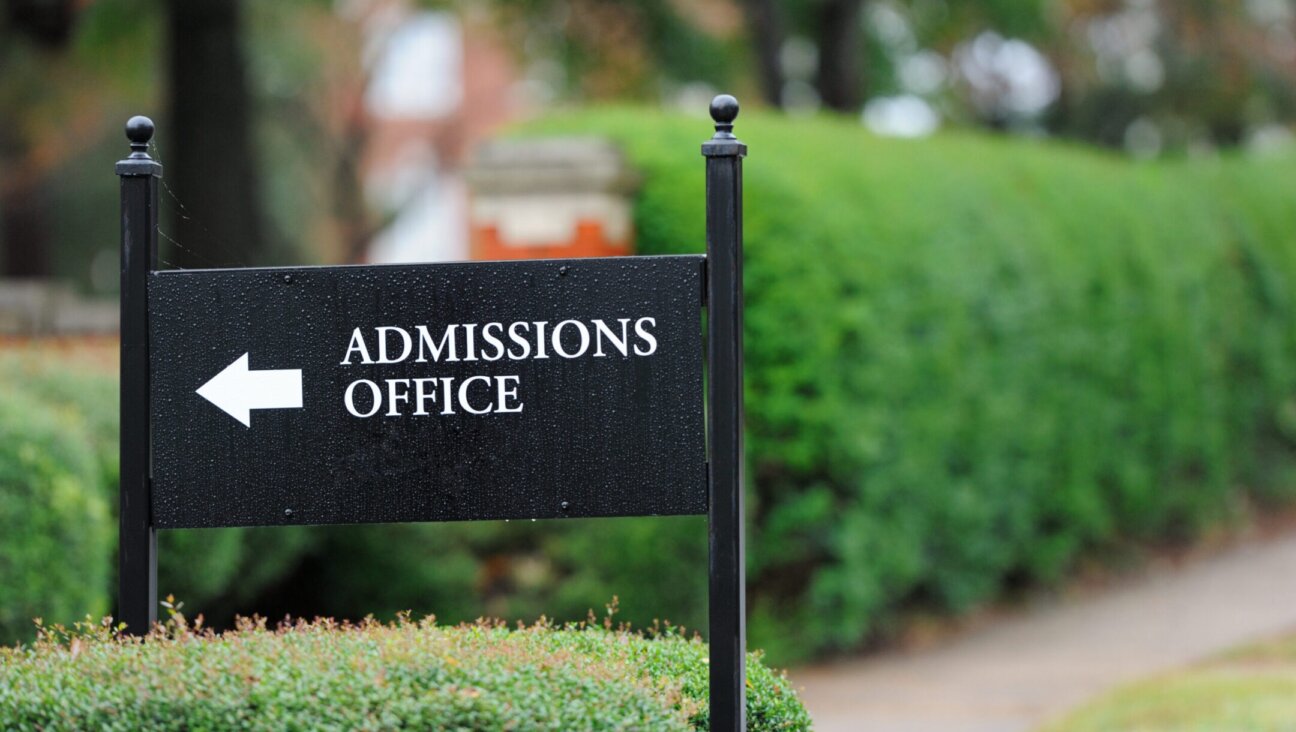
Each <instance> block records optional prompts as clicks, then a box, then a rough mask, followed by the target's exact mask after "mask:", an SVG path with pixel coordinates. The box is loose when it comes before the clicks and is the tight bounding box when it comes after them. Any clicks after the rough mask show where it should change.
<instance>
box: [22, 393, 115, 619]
mask: <svg viewBox="0 0 1296 732" xmlns="http://www.w3.org/2000/svg"><path fill="white" fill-rule="evenodd" d="M90 443H91V440H90V437H89V436H88V434H87V429H86V425H85V424H84V422H83V421H82V420H80V419H79V418H78V415H77V414H75V413H72V412H60V411H56V410H54V409H52V408H51V407H49V406H47V405H45V404H42V403H41V402H38V401H36V400H34V399H32V398H30V397H29V396H27V395H26V394H22V393H19V392H18V391H17V390H13V389H0V643H8V642H12V641H14V640H17V639H20V638H30V637H31V636H32V635H33V632H32V631H33V626H32V620H33V618H36V617H43V618H46V619H48V620H50V621H52V622H53V621H61V622H70V621H71V620H74V619H76V618H79V617H84V616H85V615H86V614H100V613H103V612H104V611H106V610H107V609H108V595H107V589H108V561H107V557H108V556H109V555H110V553H111V551H112V544H111V542H112V537H111V534H110V532H109V528H108V526H109V523H110V517H109V513H108V506H107V505H106V503H105V502H104V500H103V497H102V494H101V493H100V491H99V483H98V481H99V477H100V476H99V472H98V469H97V465H96V461H95V455H94V452H93V451H92V450H91V449H90V447H89V445H90Z"/></svg>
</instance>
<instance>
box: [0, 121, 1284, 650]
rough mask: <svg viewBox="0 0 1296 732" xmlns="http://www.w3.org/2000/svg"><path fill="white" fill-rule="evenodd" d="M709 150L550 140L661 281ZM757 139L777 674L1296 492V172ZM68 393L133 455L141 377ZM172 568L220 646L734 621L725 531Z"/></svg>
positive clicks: (685, 236)
mask: <svg viewBox="0 0 1296 732" xmlns="http://www.w3.org/2000/svg"><path fill="white" fill-rule="evenodd" d="M707 127H708V125H707V124H706V123H705V122H704V121H702V120H699V119H695V118H687V117H679V116H672V115H667V114H661V113H657V112H650V111H646V110H643V109H632V108H627V109H613V110H596V111H589V112H582V113H573V114H569V115H565V116H557V117H553V118H550V119H548V120H544V121H541V122H537V123H534V124H532V125H531V126H530V127H529V128H528V129H527V130H526V132H525V134H552V133H559V132H561V133H570V132H596V133H604V134H610V135H612V136H614V137H616V138H617V139H619V140H620V141H621V142H622V143H623V144H624V145H625V147H626V149H627V151H628V153H629V155H630V157H631V158H632V159H633V162H634V164H635V165H636V166H637V167H638V168H639V169H640V170H642V171H643V173H644V185H643V188H642V190H641V191H640V193H639V196H638V200H637V203H636V209H635V217H636V227H637V231H638V235H639V247H640V250H641V251H642V252H644V253H649V254H658V253H674V252H685V251H700V250H701V248H702V236H701V232H702V231H703V230H704V229H703V216H704V212H703V209H702V200H703V197H702V192H703V191H702V189H703V176H702V164H701V159H700V157H698V155H697V149H698V144H699V142H700V141H701V139H702V138H703V137H704V134H703V133H704V132H705V130H706V129H707ZM738 132H739V134H740V136H741V137H742V138H743V140H744V141H746V142H747V143H748V144H749V145H750V146H751V150H752V155H751V157H750V158H749V160H748V162H747V169H746V172H747V178H746V187H747V188H746V196H747V198H746V241H747V270H746V278H747V279H746V285H747V292H748V303H747V306H748V311H747V333H746V337H747V340H746V344H747V359H748V371H747V406H748V455H749V456H750V460H751V463H750V466H749V468H750V469H749V473H748V474H749V480H750V485H749V486H748V489H749V496H750V497H751V503H750V508H749V516H750V521H751V524H750V545H749V546H750V554H749V563H750V565H749V570H750V578H751V592H752V599H751V608H752V613H753V620H752V644H753V646H754V647H766V648H768V649H769V650H770V652H771V653H772V654H773V655H774V656H775V657H776V658H778V659H779V660H780V661H786V660H789V659H792V658H796V657H801V656H804V655H806V654H809V653H813V652H815V651H820V650H824V649H831V648H847V647H851V646H854V645H856V644H858V643H859V642H860V641H861V640H863V639H865V638H867V637H868V636H869V635H870V634H871V633H878V632H886V631H887V630H888V628H889V627H890V625H889V624H890V623H891V622H892V621H893V620H894V619H895V618H896V617H897V614H898V612H899V611H902V610H904V609H906V608H915V607H917V608H924V609H936V610H941V611H953V612H958V611H961V610H966V609H968V608H970V607H973V606H975V605H977V604H979V603H984V602H987V601H989V600H991V599H993V598H995V597H998V596H1000V595H1001V594H1002V593H1004V592H1006V591H1011V590H1013V589H1014V588H1018V587H1022V586H1037V585H1040V584H1047V583H1051V582H1055V581H1057V580H1058V579H1059V578H1061V577H1064V576H1066V574H1067V573H1068V572H1069V571H1071V570H1073V569H1074V568H1075V567H1076V565H1077V563H1078V562H1081V561H1084V560H1085V559H1087V558H1099V559H1101V558H1102V557H1104V556H1110V555H1111V554H1112V553H1113V552H1119V551H1122V550H1123V548H1124V547H1127V546H1129V545H1131V544H1146V543H1148V542H1161V541H1182V540H1190V539H1192V538H1194V537H1197V536H1199V535H1201V534H1202V533H1203V532H1205V531H1208V530H1210V529H1212V528H1213V527H1218V526H1220V525H1222V524H1228V523H1230V522H1233V521H1237V520H1241V519H1243V518H1245V517H1246V516H1247V515H1249V514H1250V513H1252V512H1257V511H1266V510H1269V508H1270V507H1273V506H1277V505H1281V504H1284V503H1287V502H1289V501H1290V499H1291V498H1292V491H1293V488H1294V487H1296V474H1294V473H1293V467H1296V466H1294V464H1293V459H1292V458H1293V447H1294V445H1296V442H1294V441H1296V366H1294V364H1296V358H1293V356H1294V355H1296V301H1294V300H1293V297H1294V296H1296V293H1294V292H1293V286H1294V285H1296V249H1293V248H1292V246H1291V232H1292V231H1296V207H1293V206H1292V205H1291V201H1290V195H1289V192H1290V191H1291V190H1293V186H1292V181H1291V177H1292V175H1293V172H1292V171H1296V161H1293V160H1292V159H1290V158H1284V157H1269V158H1265V157H1224V158H1219V159H1209V160H1170V161H1161V162H1155V163H1135V162H1131V161H1128V160H1125V159H1122V158H1119V157H1117V156H1114V155H1111V154H1106V153H1099V152H1094V151H1090V150H1084V149H1080V148H1077V147H1072V146H1067V145H1059V144H1048V143H1039V142H1023V141H1011V140H1006V139H1001V138H994V137H986V136H980V135H966V134H949V135H943V136H939V137H937V138H935V139H932V140H928V141H921V142H897V141H894V140H885V139H880V138H876V137H873V136H871V135H869V134H868V133H866V132H864V131H862V130H860V129H859V128H858V127H857V126H855V125H852V124H848V123H844V122H841V121H836V120H832V119H816V120H798V121H791V120H788V119H787V118H783V117H779V116H770V115H760V114H744V115H743V116H742V117H741V118H740V119H739V124H738ZM825 140H827V141H831V145H829V146H827V147H825V144H824V141H825ZM47 373H49V374H50V376H49V378H48V384H46V386H40V385H39V384H40V383H43V382H41V381H40V380H39V379H38V380H34V381H33V380H32V379H31V378H30V377H29V376H28V377H24V378H23V379H22V380H21V383H23V384H30V385H28V386H24V387H22V389H21V390H22V391H23V392H24V393H23V394H22V396H21V398H22V399H25V400H28V401H41V402H43V403H47V404H48V405H49V406H48V409H49V410H51V411H53V412H55V413H57V412H58V410H59V409H62V407H60V406H59V405H62V404H66V405H70V404H73V403H76V404H78V405H79V406H78V407H77V409H79V410H81V412H82V413H83V415H85V416H83V417H81V420H82V422H83V423H84V424H87V425H94V424H96V423H97V422H96V420H99V422H98V423H99V424H100V427H98V428H93V429H92V430H91V431H92V432H93V431H100V432H101V433H102V434H101V437H100V440H99V442H97V443H96V444H100V445H101V447H103V446H107V445H110V444H111V440H112V437H111V434H110V428H111V425H112V424H113V422H112V420H111V414H112V407H111V405H112V398H113V397H112V393H111V385H110V380H109V379H104V380H103V383H102V384H100V386H99V387H95V388H90V386H89V385H88V384H89V383H90V382H87V381H85V379H84V377H81V378H73V377H70V376H67V377H65V376H59V375H58V374H57V372H54V371H51V372H47ZM10 383H19V382H15V381H11V382H10ZM56 383H57V384H72V385H74V387H73V388H71V389H70V390H69V391H68V392H67V394H69V395H72V396H67V395H65V396H60V395H59V394H60V392H58V391H57V390H56V389H55V388H54V386H53V385H54V384H56ZM60 388H64V387H60ZM96 388H98V389H100V390H99V391H96ZM9 391H10V390H4V393H6V394H8V393H9ZM12 391H13V392H17V391H19V389H18V388H14V389H13V390H12ZM95 394H98V395H99V396H97V397H95V396H93V395H95ZM14 398H18V397H14ZM25 408H31V407H25ZM94 415H100V417H95V416H94ZM104 415H107V417H108V419H107V420H104ZM33 419H37V418H33ZM51 419H53V417H51ZM34 423H37V424H38V422H34ZM48 449H50V450H53V449H55V447H54V446H51V447H49V448H48ZM111 453H112V450H111V449H106V448H105V449H101V450H100V451H99V454H100V455H101V456H102V459H101V460H100V462H99V464H100V465H101V468H100V469H99V470H98V471H96V470H94V469H92V468H91V467H89V466H90V465H92V464H93V460H92V459H91V458H89V457H82V458H78V460H79V461H80V462H77V461H73V462H71V463H69V464H71V465H85V466H86V467H84V468H81V469H78V470H80V471H81V472H77V473H75V475H78V476H83V477H82V478H80V479H79V480H84V481H95V482H96V486H97V488H96V489H95V491H88V492H84V493H85V494H86V498H85V499H84V500H85V501H86V504H85V505H86V506H87V508H83V509H82V510H83V511H84V512H87V513H88V514H92V515H99V516H101V517H102V516H104V515H105V514H104V513H103V512H102V511H100V512H99V513H97V514H95V513H94V511H93V510H92V509H91V508H88V507H89V506H91V505H93V504H92V502H93V500H95V499H94V498H93V496H91V494H95V495H98V496H99V498H100V499H103V498H104V497H105V496H106V495H107V494H104V493H98V491H100V490H102V489H103V486H105V485H108V484H110V480H109V479H107V478H104V479H102V480H100V479H98V478H94V477H93V476H95V475H108V474H109V473H110V471H111V468H109V467H108V463H109V462H110V461H111V458H110V457H109V456H110V455H111ZM24 485H25V484H24ZM32 494H33V491H32V490H31V489H30V488H27V487H23V488H22V490H20V491H19V492H18V493H17V495H19V496H26V495H32ZM24 500H29V499H24ZM109 525H111V524H109ZM90 533H91V534H93V532H90ZM181 537H186V538H184V539H181ZM189 537H192V538H189ZM186 542H192V543H189V544H186ZM162 557H163V562H164V563H167V567H168V568H167V569H166V571H164V574H163V585H162V590H163V592H164V593H166V592H175V593H176V594H178V595H180V596H181V597H182V599H186V601H187V602H189V607H190V609H191V610H193V611H200V612H205V613H207V614H208V617H209V619H211V620H212V621H213V622H217V623H220V622H224V621H223V620H222V618H226V617H228V613H229V612H232V611H234V610H239V609H242V610H245V611H246V610H257V611H261V612H263V613H267V614H269V615H271V616H276V617H277V616H278V615H279V614H280V613H283V612H292V613H294V614H301V615H307V616H310V615H314V614H317V613H320V614H334V615H339V616H343V617H353V618H356V617H362V616H363V615H365V614H366V613H369V612H375V613H379V614H385V615H388V616H390V615H391V614H392V613H394V612H396V611H399V610H413V611H415V612H416V613H425V612H435V613H437V614H438V615H440V616H441V617H442V618H444V619H447V620H450V621H457V620H460V619H470V618H473V617H476V616H477V615H481V614H490V615H497V616H502V617H510V618H512V617H521V618H535V617H538V616H539V615H540V614H542V613H545V614H548V615H549V616H551V617H557V618H560V619H568V618H579V617H582V616H583V615H584V614H585V612H586V610H587V608H590V607H599V606H601V605H602V604H603V603H605V602H606V601H607V599H608V598H609V597H611V596H612V595H613V594H617V595H619V596H620V597H621V600H622V605H623V607H624V608H625V617H626V619H628V620H630V621H632V622H633V623H634V624H635V625H637V626H641V627H642V626H645V625H650V624H651V623H652V621H653V619H654V618H669V619H670V620H673V621H675V622H677V623H683V624H685V625H687V626H689V627H701V626H702V624H703V622H704V619H705V612H704V611H705V606H704V597H705V594H704V591H703V588H704V585H705V566H706V563H705V557H706V541H705V523H704V521H703V520H701V519H698V518H678V519H643V520H639V519H618V520H601V521H588V522H586V521H561V522H541V523H533V522H512V523H499V524H459V525H456V524H442V525H422V526H366V527H338V528H320V529H314V530H303V531H302V532H301V533H293V532H291V531H285V530H275V531H273V532H271V533H260V532H251V531H244V532H239V531H216V532H205V533H201V534H200V533H180V534H174V535H172V534H169V533H164V534H163V551H162ZM73 564H75V562H74V561H72V560H68V566H72V565H73ZM95 571H97V572H99V574H98V575H88V576H98V577H103V576H104V575H103V571H102V570H95ZM279 578H282V579H281V581H274V580H277V579H279ZM100 586H102V585H100ZM102 598H103V595H102V593H99V594H96V595H95V596H94V597H92V598H87V599H86V600H84V601H82V603H81V604H82V605H83V606H84V608H85V609H84V610H82V609H81V608H80V607H78V608H74V609H72V612H75V613H78V614H79V613H81V612H88V611H92V610H93V609H94V608H96V607H100V606H102V603H103V600H102ZM9 632H10V633H13V632H15V631H13V630H12V629H11V630H10V631H9Z"/></svg>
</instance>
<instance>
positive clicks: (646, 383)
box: [116, 95, 747, 732]
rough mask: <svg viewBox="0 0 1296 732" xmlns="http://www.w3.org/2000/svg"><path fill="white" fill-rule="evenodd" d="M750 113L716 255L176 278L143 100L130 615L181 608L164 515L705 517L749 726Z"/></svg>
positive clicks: (717, 682)
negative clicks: (746, 319)
mask: <svg viewBox="0 0 1296 732" xmlns="http://www.w3.org/2000/svg"><path fill="white" fill-rule="evenodd" d="M737 115H738V102H737V100H735V99H734V98H733V97H730V96H728V95H721V96H718V97H716V98H715V99H714V100H713V101H712V102H711V117H712V119H714V120H715V134H714V135H712V137H711V139H710V140H708V141H707V142H705V143H703V144H702V150H701V152H702V155H703V156H704V157H705V158H706V212H707V215H706V244H707V253H706V256H704V257H703V256H682V257H623V258H615V259H585V260H568V261H554V260H548V261H525V262H507V263H498V262H497V263H463V264H431V265H399V266H355V267H295V268H280V269H237V270H203V271H181V272H174V271H172V272H159V271H156V269H157V263H158V256H157V250H158V241H159V235H160V232H159V231H158V225H157V222H158V198H159V191H160V189H161V185H160V184H161V178H162V166H161V164H160V163H158V162H157V161H155V160H153V159H152V158H151V157H149V154H148V149H149V141H150V139H151V138H152V136H153V123H152V121H150V120H149V119H148V118H146V117H132V118H131V119H130V121H129V122H127V123H126V136H127V138H129V139H130V147H131V153H130V155H129V157H127V158H126V159H125V160H121V161H118V163H117V168H116V170H117V174H118V175H119V176H120V177H121V200H122V208H121V235H122V249H121V253H122V269H121V275H122V277H121V315H122V317H121V490H120V501H119V507H120V511H119V521H120V531H119V538H120V541H119V544H118V549H119V551H118V572H117V582H118V608H117V616H118V618H119V620H121V621H122V622H124V623H125V627H126V632H128V633H132V634H135V635H144V634H146V633H147V632H148V631H149V629H150V628H151V627H152V626H153V624H154V623H155V622H156V619H157V606H158V602H157V596H158V588H157V530H158V529H159V528H190V527H208V526H211V527H214V526H250V525H274V524H325V523H360V522H380V521H451V520H473V519H500V518H504V519H507V518H556V517H563V516H632V515H662V514H697V513H705V514H707V527H708V533H709V544H710V552H709V554H710V556H709V559H708V576H709V583H708V598H709V602H708V610H707V612H708V615H709V619H708V636H709V643H710V649H709V657H710V658H709V660H710V666H709V669H710V680H709V684H710V708H709V709H710V719H709V722H710V728H711V729H713V730H725V731H726V732H728V731H729V730H743V729H745V728H746V719H745V714H746V666H745V663H746V649H747V630H746V628H747V625H746V589H745V586H744V576H745V575H744V571H745V570H744V568H745V565H746V558H745V552H746V550H745V548H744V539H743V521H744V519H743V517H744V508H743V464H744V459H743V339H742V334H743V316H742V314H743V284H742V283H743V279H742V270H743V267H742V264H743V250H742V218H743V217H742V160H743V158H744V157H745V156H746V154H747V146H746V145H744V144H743V143H742V142H740V141H739V140H738V139H737V138H736V137H734V135H733V121H734V118H735V117H737ZM703 293H705V297H704V295H703ZM704 310H705V313H706V326H707V327H706V333H705V339H704V337H703V332H702V320H703V316H702V314H703V311H704ZM704 347H705V353H706V358H705V361H706V370H707V385H706V392H707V393H706V404H707V406H706V411H705V428H704V425H703V420H704V414H703V408H702V396H703V394H702V391H703V388H702V363H703V358H702V353H703V349H704ZM704 445H705V447H704Z"/></svg>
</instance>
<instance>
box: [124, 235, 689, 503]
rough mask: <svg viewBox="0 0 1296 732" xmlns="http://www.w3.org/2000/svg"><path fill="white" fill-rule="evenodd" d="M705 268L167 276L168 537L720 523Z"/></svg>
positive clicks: (158, 384)
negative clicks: (644, 521) (711, 508)
mask: <svg viewBox="0 0 1296 732" xmlns="http://www.w3.org/2000/svg"><path fill="white" fill-rule="evenodd" d="M704 264H705V258H704V257H702V256H677V257H634V258H620V259H587V260H565V261H563V260H540V261H519V262H473V263H458V264H424V265H388V266H359V267H297V268H274V269H231V270H189V271H165V272H154V273H152V274H151V275H150V277H149V280H148V302H149V311H150V312H149V341H150V344H151V348H150V351H149V355H150V359H149V360H150V365H149V370H150V377H151V401H152V404H153V495H152V503H153V519H154V523H155V524H156V526H157V527H158V528H194V527H214V526H252V525H276V524H337V523H368V522H396V521H454V520H476V519H505V518H511V519H516V518H558V517H571V516H632V515H669V514H703V513H706V510H707V492H706V472H705V471H706V458H705V445H704V437H705V435H704V431H703V422H702V419H703V416H702V349H703V339H702V317H701V315H702V270H703V266H704Z"/></svg>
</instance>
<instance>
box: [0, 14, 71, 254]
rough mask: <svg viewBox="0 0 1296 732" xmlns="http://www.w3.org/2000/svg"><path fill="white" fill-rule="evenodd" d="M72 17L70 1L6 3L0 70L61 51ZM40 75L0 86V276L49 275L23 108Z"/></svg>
mask: <svg viewBox="0 0 1296 732" xmlns="http://www.w3.org/2000/svg"><path fill="white" fill-rule="evenodd" d="M75 19H76V14H75V8H74V6H73V3H72V2H71V0H11V1H10V2H9V3H7V4H6V5H5V6H4V16H3V23H0V66H3V67H4V68H9V69H12V68H21V67H23V66H26V65H27V64H29V63H40V62H41V61H42V60H44V59H45V58H46V57H49V56H53V55H55V54H57V53H59V52H60V51H62V50H63V49H64V48H65V47H66V46H67V43H68V39H69V38H70V36H71V34H72V26H73V23H74V21H75ZM40 82H41V80H40V78H39V77H33V76H30V75H26V74H10V75H7V78H6V79H5V80H4V81H3V82H0V111H8V112H11V113H12V114H0V118H2V119H4V120H5V121H4V122H3V123H0V245H3V247H4V252H3V253H4V257H3V262H2V263H0V264H2V267H3V268H2V269H0V274H4V275H8V276H11V277H36V276H40V275H45V274H48V273H49V256H48V254H49V248H50V245H51V231H50V225H49V217H48V213H49V212H48V207H47V206H46V205H45V204H44V200H43V199H44V196H45V190H44V186H43V185H42V180H41V177H42V175H41V174H42V172H43V171H41V170H38V169H37V166H36V164H35V161H33V160H32V146H33V145H32V139H31V138H32V136H33V133H38V132H39V131H37V130H32V129H31V128H30V127H28V126H26V125H24V124H23V122H24V121H26V120H28V119H30V117H29V115H27V114H25V112H26V111H28V110H27V109H26V108H28V107H29V105H31V104H32V103H33V100H34V99H36V98H38V97H39V95H40V94H42V92H43V90H42V89H41V87H42V86H43V85H42V84H41V83H40Z"/></svg>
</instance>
